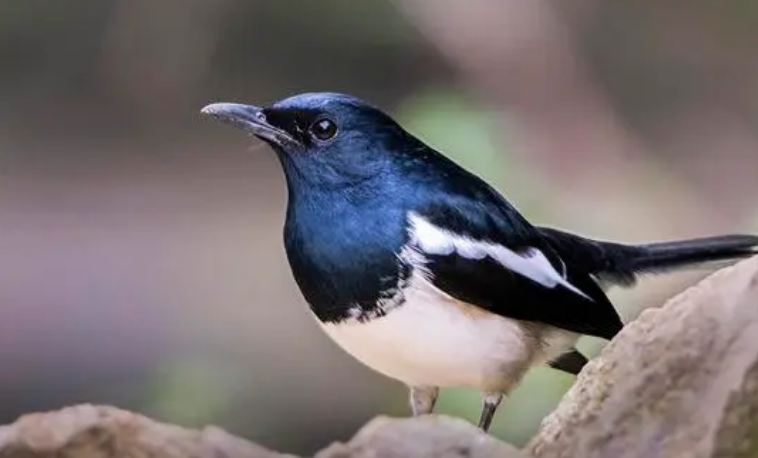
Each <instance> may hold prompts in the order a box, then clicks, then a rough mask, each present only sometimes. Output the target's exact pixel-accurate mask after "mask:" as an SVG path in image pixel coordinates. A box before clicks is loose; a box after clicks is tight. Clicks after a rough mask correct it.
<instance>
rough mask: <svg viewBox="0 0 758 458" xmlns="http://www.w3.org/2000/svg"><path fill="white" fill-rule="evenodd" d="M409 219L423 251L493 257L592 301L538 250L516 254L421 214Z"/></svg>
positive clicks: (414, 240) (534, 278)
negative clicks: (450, 229)
mask: <svg viewBox="0 0 758 458" xmlns="http://www.w3.org/2000/svg"><path fill="white" fill-rule="evenodd" d="M408 220H409V222H410V224H411V227H410V237H411V243H412V244H415V245H416V246H417V247H418V248H419V249H420V250H421V251H423V252H426V253H429V254H434V255H439V256H445V255H450V254H453V253H454V252H455V253H458V254H459V255H460V256H463V257H464V258H468V259H484V258H485V257H487V256H489V257H491V258H492V259H494V260H495V261H497V262H499V263H500V264H501V265H503V266H504V267H506V268H508V269H509V270H511V271H513V272H515V273H517V274H519V275H522V276H524V277H527V278H529V279H531V280H532V281H534V282H537V283H539V284H540V285H542V286H544V287H546V288H555V287H556V286H557V285H562V286H563V287H565V288H567V289H569V290H570V291H572V292H574V293H576V294H578V295H580V296H582V297H584V298H586V299H588V300H590V301H591V300H592V299H591V298H590V297H589V296H587V295H586V294H585V293H583V292H582V291H581V290H579V289H578V288H577V287H576V286H574V285H572V284H571V283H569V282H568V280H566V278H565V273H564V275H561V274H560V273H558V271H556V270H555V269H554V268H553V266H552V265H551V264H550V261H548V259H547V257H545V255H544V254H543V253H542V252H541V251H540V250H538V249H536V248H530V249H528V250H526V251H525V252H524V253H521V254H520V253H516V252H515V251H513V250H511V249H509V248H508V247H505V246H503V245H499V244H495V243H489V242H482V241H478V240H474V239H472V238H470V237H465V236H462V235H458V234H454V233H452V232H450V231H448V230H445V229H442V228H440V227H437V226H435V225H434V224H432V223H430V222H429V221H427V220H426V219H424V218H423V217H422V216H420V215H418V214H417V213H409V215H408Z"/></svg>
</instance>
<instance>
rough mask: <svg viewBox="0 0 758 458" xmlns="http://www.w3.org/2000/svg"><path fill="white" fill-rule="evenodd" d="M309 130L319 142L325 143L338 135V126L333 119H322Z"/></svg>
mask: <svg viewBox="0 0 758 458" xmlns="http://www.w3.org/2000/svg"><path fill="white" fill-rule="evenodd" d="M309 130H310V132H311V135H313V136H314V137H315V138H316V139H317V140H321V141H325V140H329V139H330V138H332V137H334V136H335V135H337V124H335V123H334V121H332V120H331V119H326V118H322V119H319V120H317V121H316V122H314V123H313V124H311V127H310V129H309Z"/></svg>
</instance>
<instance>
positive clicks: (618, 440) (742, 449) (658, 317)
mask: <svg viewBox="0 0 758 458" xmlns="http://www.w3.org/2000/svg"><path fill="white" fill-rule="evenodd" d="M526 450H527V451H528V452H529V453H531V454H533V455H535V456H538V457H545V458H557V457H581V458H593V457H598V458H599V457H614V458H625V457H630V458H631V457H676V458H683V457H735V458H736V457H744V458H747V457H758V258H753V259H750V260H747V261H743V262H742V263H740V264H737V265H736V266H734V267H730V268H727V269H723V270H721V271H719V272H717V273H715V274H713V275H711V276H710V277H709V278H707V279H706V280H704V281H703V282H701V283H700V284H698V285H697V286H695V287H693V288H690V289H689V290H687V291H685V292H684V293H682V294H680V295H679V296H677V297H675V298H674V299H672V300H671V301H669V302H668V303H667V304H666V305H665V306H664V307H662V308H659V309H649V310H647V311H645V312H643V313H642V314H641V316H640V317H639V318H638V319H637V320H635V321H634V322H632V323H631V324H629V325H628V326H627V327H626V328H625V329H624V330H623V331H622V332H621V333H620V334H619V335H618V336H617V337H616V338H615V339H614V340H613V341H612V342H611V343H610V344H609V345H608V346H606V348H605V349H604V350H603V352H602V353H601V355H600V356H599V357H597V358H595V359H594V360H593V361H591V362H590V364H588V365H587V367H586V368H585V370H584V371H583V372H582V373H581V374H580V376H579V377H578V379H577V381H576V383H575V384H574V386H573V387H572V388H571V390H569V392H568V393H567V394H566V396H565V397H564V399H563V400H562V402H561V404H560V405H559V407H558V409H556V411H555V412H553V413H552V414H551V415H549V416H548V417H547V418H546V419H545V420H544V421H543V424H542V427H541V430H540V431H539V433H538V434H537V435H536V437H535V438H534V439H533V440H532V441H531V443H530V444H529V445H528V446H527V448H526Z"/></svg>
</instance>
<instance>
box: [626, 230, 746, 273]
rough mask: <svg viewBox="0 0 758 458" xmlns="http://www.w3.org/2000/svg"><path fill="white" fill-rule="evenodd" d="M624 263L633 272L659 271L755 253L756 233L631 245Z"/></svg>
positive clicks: (744, 256)
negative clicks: (634, 254) (626, 260)
mask: <svg viewBox="0 0 758 458" xmlns="http://www.w3.org/2000/svg"><path fill="white" fill-rule="evenodd" d="M634 248H635V250H634V251H635V252H636V256H631V257H630V258H629V259H628V262H629V265H627V266H626V267H627V268H629V269H630V270H631V271H633V272H640V273H641V272H658V271H663V270H670V269H676V268H680V267H686V266H691V265H696V264H703V263H711V262H713V261H731V260H737V259H741V258H746V257H749V256H752V255H755V254H758V237H757V236H753V235H722V236H718V237H704V238H698V239H690V240H680V241H674V242H660V243H650V244H646V245H636V246H634Z"/></svg>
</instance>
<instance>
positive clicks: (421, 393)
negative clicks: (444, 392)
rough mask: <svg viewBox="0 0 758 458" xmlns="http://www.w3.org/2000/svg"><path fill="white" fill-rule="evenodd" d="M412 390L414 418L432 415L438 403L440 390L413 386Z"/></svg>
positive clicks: (434, 387) (432, 387)
mask: <svg viewBox="0 0 758 458" xmlns="http://www.w3.org/2000/svg"><path fill="white" fill-rule="evenodd" d="M410 389H411V409H412V410H413V416H414V417H418V416H419V415H428V414H430V413H432V411H433V410H434V404H435V403H436V402H437V394H438V393H439V388H437V387H436V386H412V387H410Z"/></svg>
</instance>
